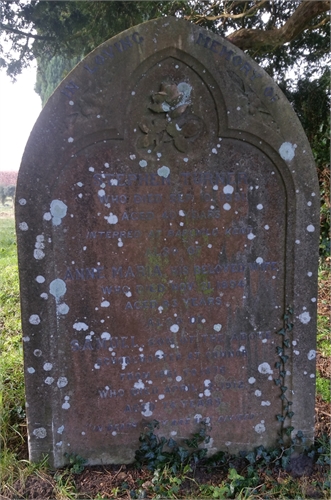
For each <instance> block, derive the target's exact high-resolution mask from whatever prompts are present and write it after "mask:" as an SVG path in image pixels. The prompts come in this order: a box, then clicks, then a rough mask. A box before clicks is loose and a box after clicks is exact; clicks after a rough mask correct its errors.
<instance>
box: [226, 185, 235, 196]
mask: <svg viewBox="0 0 331 500" xmlns="http://www.w3.org/2000/svg"><path fill="white" fill-rule="evenodd" d="M233 191H234V187H233V186H230V184H227V185H226V186H224V188H223V193H224V194H232V193H233Z"/></svg>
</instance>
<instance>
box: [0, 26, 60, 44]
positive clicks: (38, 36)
mask: <svg viewBox="0 0 331 500" xmlns="http://www.w3.org/2000/svg"><path fill="white" fill-rule="evenodd" d="M0 28H1V29H3V30H4V31H9V32H10V33H15V35H21V36H24V37H26V38H34V39H35V40H46V41H50V42H51V41H55V40H56V38H54V37H51V36H42V35H33V34H32V33H25V31H21V30H18V29H16V28H13V27H12V26H9V25H8V24H3V23H0Z"/></svg>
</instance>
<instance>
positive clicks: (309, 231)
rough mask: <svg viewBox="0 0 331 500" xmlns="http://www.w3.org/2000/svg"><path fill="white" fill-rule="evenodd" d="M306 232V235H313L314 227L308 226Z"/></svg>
mask: <svg viewBox="0 0 331 500" xmlns="http://www.w3.org/2000/svg"><path fill="white" fill-rule="evenodd" d="M307 231H308V233H313V232H314V231H315V227H314V226H313V225H312V224H309V226H307Z"/></svg>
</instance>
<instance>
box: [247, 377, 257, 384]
mask: <svg viewBox="0 0 331 500" xmlns="http://www.w3.org/2000/svg"><path fill="white" fill-rule="evenodd" d="M255 382H256V379H255V378H254V377H249V379H248V383H249V384H254V383H255Z"/></svg>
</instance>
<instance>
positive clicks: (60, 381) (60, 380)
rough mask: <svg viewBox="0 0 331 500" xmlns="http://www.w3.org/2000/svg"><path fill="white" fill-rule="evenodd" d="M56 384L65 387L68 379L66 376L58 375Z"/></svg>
mask: <svg viewBox="0 0 331 500" xmlns="http://www.w3.org/2000/svg"><path fill="white" fill-rule="evenodd" d="M56 385H57V386H58V387H59V388H60V389H61V388H62V387H65V386H66V385H68V379H67V377H59V378H58V381H57V383H56Z"/></svg>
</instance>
